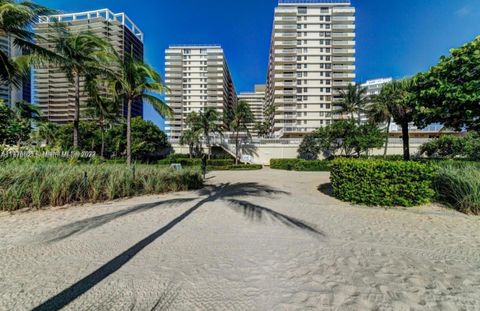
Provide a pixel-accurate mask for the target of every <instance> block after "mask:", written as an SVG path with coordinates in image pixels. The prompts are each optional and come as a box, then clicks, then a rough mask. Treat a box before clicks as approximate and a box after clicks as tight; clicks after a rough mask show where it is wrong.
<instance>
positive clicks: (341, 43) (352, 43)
mask: <svg viewBox="0 0 480 311" xmlns="http://www.w3.org/2000/svg"><path fill="white" fill-rule="evenodd" d="M332 46H333V47H340V46H345V47H347V46H348V47H350V46H355V41H339V40H333V41H332Z"/></svg>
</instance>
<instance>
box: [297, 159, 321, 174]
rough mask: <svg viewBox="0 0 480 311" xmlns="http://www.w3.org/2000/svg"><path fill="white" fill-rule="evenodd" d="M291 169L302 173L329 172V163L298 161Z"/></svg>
mask: <svg viewBox="0 0 480 311" xmlns="http://www.w3.org/2000/svg"><path fill="white" fill-rule="evenodd" d="M293 169H294V170H295V171H302V172H328V171H330V162H329V161H326V160H323V161H322V160H312V161H306V160H299V161H298V162H297V163H295V165H294V166H293Z"/></svg>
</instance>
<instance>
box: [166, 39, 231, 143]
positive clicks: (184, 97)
mask: <svg viewBox="0 0 480 311" xmlns="http://www.w3.org/2000/svg"><path fill="white" fill-rule="evenodd" d="M165 81H166V84H167V86H168V88H169V89H170V92H169V93H168V94H167V96H166V101H167V104H168V105H169V106H170V107H171V108H172V109H173V112H174V115H173V117H172V118H170V119H168V120H166V122H165V131H166V132H167V134H168V136H169V137H170V138H171V139H174V140H175V139H179V138H180V136H181V134H182V131H183V130H184V129H185V128H186V124H185V121H186V118H187V116H188V115H189V114H190V113H192V112H200V111H204V110H205V109H207V108H214V109H215V110H216V111H217V112H218V114H219V115H220V116H222V118H223V121H221V122H223V123H224V125H227V124H226V123H227V120H226V118H225V117H226V116H228V114H229V113H230V112H231V111H232V109H233V107H234V106H235V105H236V103H237V96H236V92H235V87H234V85H233V80H232V76H231V74H230V70H229V69H228V65H227V61H226V59H225V55H224V52H223V49H222V48H221V46H218V45H172V46H170V47H169V48H168V49H167V50H166V51H165Z"/></svg>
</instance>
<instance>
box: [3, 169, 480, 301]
mask: <svg viewBox="0 0 480 311" xmlns="http://www.w3.org/2000/svg"><path fill="white" fill-rule="evenodd" d="M208 178H209V179H208V183H209V185H208V186H207V187H206V188H205V189H203V190H202V191H199V192H183V193H175V194H168V195H161V196H147V197H139V198H133V199H127V200H121V201H117V202H110V203H102V204H96V205H84V206H74V207H68V208H54V209H48V210H44V211H35V212H22V213H16V214H14V215H10V214H6V213H3V214H1V215H0V310H30V309H32V308H35V307H36V308H37V309H36V310H55V309H60V308H62V307H65V309H67V310H165V309H170V310H309V309H310V310H480V218H479V217H473V216H466V215H463V214H460V213H457V212H453V211H450V210H447V209H444V208H441V207H438V206H434V205H432V206H426V207H422V208H413V209H390V210H385V209H380V208H366V207H358V206H352V205H350V204H348V203H344V202H340V201H338V200H336V199H334V198H332V197H330V196H329V195H328V194H325V193H324V192H325V187H322V189H323V192H322V191H319V190H318V189H317V188H318V186H319V185H322V184H325V183H327V182H328V173H299V172H285V171H274V170H268V169H265V170H262V171H254V172H213V173H210V174H209V175H208Z"/></svg>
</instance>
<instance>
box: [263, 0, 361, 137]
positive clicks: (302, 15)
mask: <svg viewBox="0 0 480 311" xmlns="http://www.w3.org/2000/svg"><path fill="white" fill-rule="evenodd" d="M354 80H355V8H353V7H352V6H351V4H350V1H349V0H279V4H278V6H277V8H276V9H275V19H274V23H273V30H272V37H271V47H270V58H269V66H268V77H267V90H266V93H265V101H266V103H265V105H266V107H265V111H272V113H271V114H270V115H269V116H266V117H268V118H269V119H270V120H271V123H272V131H273V132H274V133H277V135H278V136H281V137H299V136H303V135H305V134H306V133H309V132H312V131H314V130H316V129H318V128H319V127H322V126H325V125H328V124H330V123H331V122H333V120H334V118H335V116H334V115H333V113H332V111H334V110H335V108H334V102H335V100H336V99H338V95H339V94H338V91H339V90H340V89H342V88H345V87H346V86H348V84H350V83H354ZM272 108H273V109H272Z"/></svg>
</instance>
